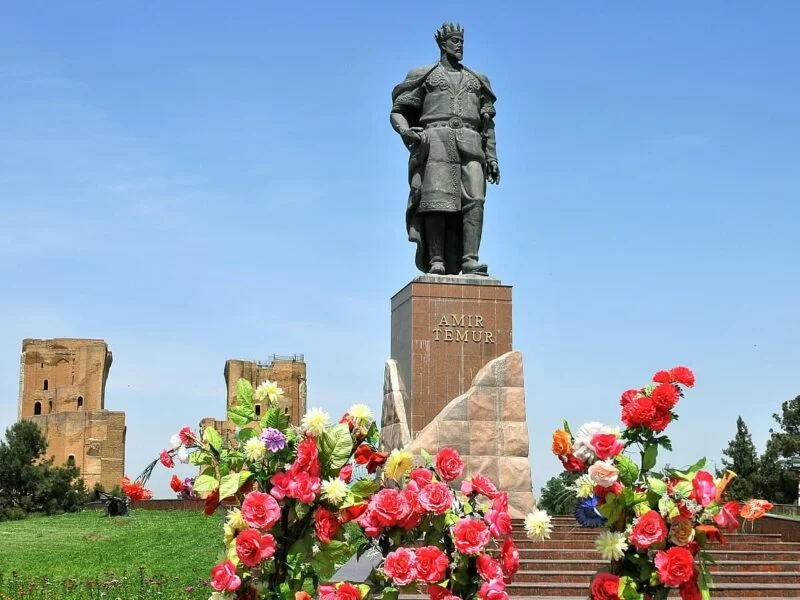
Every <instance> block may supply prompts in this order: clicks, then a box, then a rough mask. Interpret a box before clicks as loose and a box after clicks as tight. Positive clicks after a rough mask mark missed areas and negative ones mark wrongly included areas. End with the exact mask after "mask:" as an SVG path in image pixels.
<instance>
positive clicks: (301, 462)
mask: <svg viewBox="0 0 800 600" xmlns="http://www.w3.org/2000/svg"><path fill="white" fill-rule="evenodd" d="M319 471H320V466H319V453H318V452H317V442H316V441H315V440H314V438H313V437H311V436H307V437H306V438H305V439H303V441H302V442H300V443H299V444H297V458H296V459H295V461H294V464H292V466H291V467H290V469H289V474H290V475H297V474H298V473H307V474H308V475H311V476H312V477H319Z"/></svg>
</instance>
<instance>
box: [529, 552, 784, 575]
mask: <svg viewBox="0 0 800 600" xmlns="http://www.w3.org/2000/svg"><path fill="white" fill-rule="evenodd" d="M606 564H608V563H607V562H605V561H603V560H601V559H600V558H598V557H597V556H595V557H593V558H591V559H588V560H574V559H573V560H569V559H550V558H541V559H522V560H520V567H519V568H520V572H522V571H527V572H534V573H539V572H544V571H581V570H585V569H594V570H597V569H599V568H600V567H602V566H604V565H606ZM710 568H711V570H712V571H715V572H716V571H719V572H732V571H741V572H745V573H753V572H755V573H767V572H770V573H774V572H781V573H792V572H795V573H800V560H798V561H770V560H761V561H759V560H720V561H717V564H716V565H711V567H710Z"/></svg>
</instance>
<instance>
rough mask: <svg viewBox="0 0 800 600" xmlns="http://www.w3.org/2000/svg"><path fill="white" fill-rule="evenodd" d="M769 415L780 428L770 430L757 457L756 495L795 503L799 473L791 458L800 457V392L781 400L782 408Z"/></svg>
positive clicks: (771, 499) (781, 502) (771, 500)
mask: <svg viewBox="0 0 800 600" xmlns="http://www.w3.org/2000/svg"><path fill="white" fill-rule="evenodd" d="M772 418H773V419H775V422H776V423H777V424H778V425H779V426H780V429H779V430H774V429H770V430H769V433H770V437H769V440H767V447H766V449H765V451H764V454H763V455H762V456H761V459H760V460H759V470H758V477H757V480H758V482H759V485H758V490H757V491H758V492H759V494H758V495H760V496H761V497H764V498H766V499H767V500H769V501H770V502H774V503H776V504H794V503H796V502H797V483H798V477H800V474H799V473H798V472H797V471H796V470H794V469H793V468H792V466H791V461H792V459H793V458H800V396H797V397H795V398H794V399H793V400H787V401H786V402H784V403H783V404H781V412H780V413H775V414H773V415H772Z"/></svg>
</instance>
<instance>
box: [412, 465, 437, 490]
mask: <svg viewBox="0 0 800 600" xmlns="http://www.w3.org/2000/svg"><path fill="white" fill-rule="evenodd" d="M408 478H409V480H410V481H409V483H410V482H411V481H413V482H415V483H416V484H417V486H419V489H422V488H424V487H425V486H426V485H428V484H429V483H431V482H432V481H433V473H432V472H431V471H430V470H429V469H423V468H421V467H417V468H416V469H413V470H412V471H411V473H410V474H409V475H408Z"/></svg>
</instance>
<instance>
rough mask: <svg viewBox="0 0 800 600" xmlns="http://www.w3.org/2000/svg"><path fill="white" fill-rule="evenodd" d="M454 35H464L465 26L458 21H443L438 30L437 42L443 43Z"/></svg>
mask: <svg viewBox="0 0 800 600" xmlns="http://www.w3.org/2000/svg"><path fill="white" fill-rule="evenodd" d="M454 35H460V36H461V37H464V28H463V27H462V26H461V25H459V24H458V23H443V24H442V26H441V27H439V29H437V30H436V43H437V44H441V43H442V42H443V41H445V40H446V39H447V38H450V37H453V36H454Z"/></svg>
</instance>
